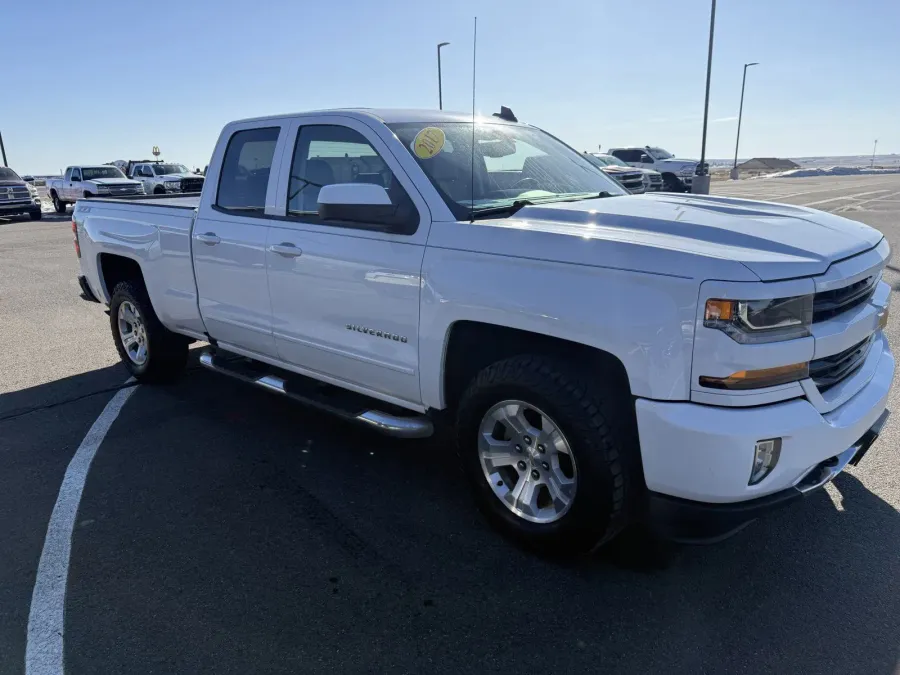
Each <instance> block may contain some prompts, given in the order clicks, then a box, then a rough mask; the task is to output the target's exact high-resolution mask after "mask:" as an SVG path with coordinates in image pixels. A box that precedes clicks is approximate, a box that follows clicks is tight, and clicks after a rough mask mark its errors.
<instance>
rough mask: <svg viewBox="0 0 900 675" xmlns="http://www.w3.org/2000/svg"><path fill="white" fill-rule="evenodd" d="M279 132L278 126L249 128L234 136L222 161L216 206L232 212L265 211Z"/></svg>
mask: <svg viewBox="0 0 900 675" xmlns="http://www.w3.org/2000/svg"><path fill="white" fill-rule="evenodd" d="M279 131H280V129H279V128H278V127H268V128H265V129H247V130H246V131H237V132H235V133H234V134H233V135H232V136H231V139H230V140H229V141H228V148H227V149H226V150H225V158H224V160H223V161H222V173H221V175H220V176H219V189H218V192H217V194H216V206H218V207H219V208H222V209H227V210H229V211H241V212H251V213H263V212H264V211H265V209H266V190H267V188H268V186H269V173H270V171H271V170H272V159H273V157H274V156H275V145H276V144H277V143H278V132H279Z"/></svg>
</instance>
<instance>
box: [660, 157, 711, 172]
mask: <svg viewBox="0 0 900 675" xmlns="http://www.w3.org/2000/svg"><path fill="white" fill-rule="evenodd" d="M699 163H700V160H699V159H678V158H676V157H671V158H669V159H658V160H656V161H655V162H654V163H653V165H654V166H656V167H659V169H677V168H684V167H688V166H689V167H691V168H693V167H695V166H697V165H698V164H699ZM659 169H657V170H659Z"/></svg>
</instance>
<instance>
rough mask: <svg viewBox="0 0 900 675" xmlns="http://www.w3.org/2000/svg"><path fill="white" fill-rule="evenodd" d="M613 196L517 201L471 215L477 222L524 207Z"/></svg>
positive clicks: (595, 194) (597, 194)
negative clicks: (480, 219)
mask: <svg viewBox="0 0 900 675" xmlns="http://www.w3.org/2000/svg"><path fill="white" fill-rule="evenodd" d="M612 196H614V195H613V194H612V193H611V192H607V191H606V190H604V191H602V192H589V193H585V194H581V195H577V196H573V197H550V198H545V199H536V200H531V199H517V200H516V201H514V202H513V203H512V204H504V205H503V206H488V207H486V208H483V209H475V211H474V212H473V213H472V218H473V219H475V220H477V219H478V218H489V217H491V216H500V215H506V216H512V215H514V214H515V213H516V212H517V211H519V209H521V208H522V207H524V206H541V205H543V204H554V203H560V202H580V201H583V200H585V199H602V198H603V197H612Z"/></svg>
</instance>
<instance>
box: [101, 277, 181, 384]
mask: <svg viewBox="0 0 900 675" xmlns="http://www.w3.org/2000/svg"><path fill="white" fill-rule="evenodd" d="M109 319H110V326H111V328H112V334H113V340H114V341H115V343H116V350H117V351H118V352H119V356H120V357H121V359H122V362H123V363H124V364H125V367H126V368H128V370H129V371H130V372H131V374H132V375H134V377H135V378H136V379H138V380H141V381H142V382H170V381H172V380H174V379H176V378H177V377H178V375H180V374H181V371H182V370H184V366H185V364H186V363H187V355H188V342H189V341H188V339H187V338H184V337H182V336H180V335H178V334H176V333H173V332H172V331H170V330H168V329H167V328H166V327H165V326H163V325H162V323H160V321H159V318H158V317H157V316H156V312H154V311H153V305H151V304H150V298H149V296H148V295H147V290H146V289H145V288H144V285H143V284H142V283H140V282H137V281H123V282H121V283H119V284H118V285H117V286H116V288H115V290H114V291H113V295H112V299H111V300H110V303H109Z"/></svg>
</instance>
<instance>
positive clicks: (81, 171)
mask: <svg viewBox="0 0 900 675" xmlns="http://www.w3.org/2000/svg"><path fill="white" fill-rule="evenodd" d="M47 194H49V195H50V199H51V200H52V201H53V208H54V209H56V212H57V213H65V212H66V207H67V206H68V205H69V204H74V203H75V202H77V201H78V200H79V199H83V198H86V197H126V196H134V195H142V194H144V188H143V186H142V185H141V184H140V182H138V181H136V180H130V179H128V178H126V177H125V174H124V173H122V171H121V170H120V169H119V168H118V167H115V166H111V165H109V164H103V165H100V166H70V167H69V168H67V169H66V173H65V174H64V175H63V177H62V178H51V179H50V180H48V181H47Z"/></svg>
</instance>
